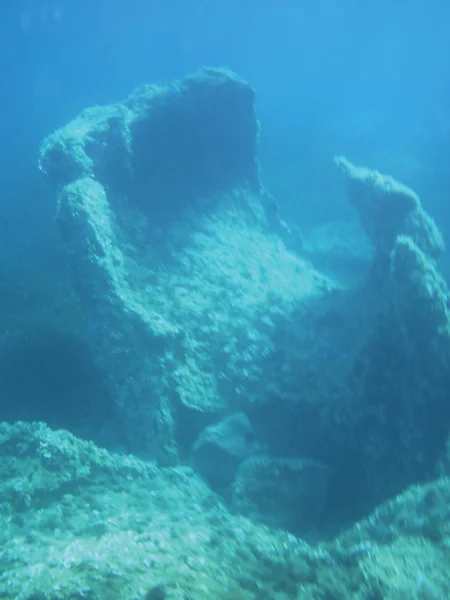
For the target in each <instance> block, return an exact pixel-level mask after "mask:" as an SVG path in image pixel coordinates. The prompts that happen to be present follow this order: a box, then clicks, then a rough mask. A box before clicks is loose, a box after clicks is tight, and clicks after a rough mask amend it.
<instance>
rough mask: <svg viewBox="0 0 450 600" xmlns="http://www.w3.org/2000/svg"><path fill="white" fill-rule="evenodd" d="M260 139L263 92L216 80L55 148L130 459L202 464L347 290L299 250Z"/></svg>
mask: <svg viewBox="0 0 450 600" xmlns="http://www.w3.org/2000/svg"><path fill="white" fill-rule="evenodd" d="M257 142H258V122H257V120H256V117H255V113H254V92H253V90H252V88H251V87H250V86H249V85H248V84H247V83H246V82H244V81H242V80H241V79H239V78H238V77H237V76H235V75H234V74H232V73H229V72H227V71H221V70H203V71H201V72H199V73H197V74H195V75H193V76H191V77H188V78H187V79H185V80H182V81H176V82H174V83H172V84H168V85H154V86H145V87H143V88H139V89H138V90H136V91H135V92H134V93H133V94H132V95H131V96H130V97H129V98H128V99H127V100H125V101H124V102H123V103H122V104H118V105H113V106H108V107H104V108H93V109H87V110H85V111H84V112H83V113H82V114H81V115H80V116H79V117H78V118H77V119H75V120H74V121H73V122H72V123H70V124H69V125H68V126H67V127H65V128H63V129H62V130H60V131H57V132H56V133H54V134H52V135H51V136H50V137H49V138H48V139H47V140H45V142H44V144H43V146H42V149H41V158H40V167H41V170H42V171H43V172H44V173H45V174H46V175H47V176H48V178H49V179H50V180H51V181H52V183H53V184H54V185H55V186H56V188H57V191H58V212H57V222H58V224H59V227H60V229H61V231H62V233H63V235H64V239H65V240H66V242H67V245H68V246H69V248H70V249H71V261H72V270H73V273H74V278H75V281H76V286H77V289H78V291H79V294H80V297H81V299H82V301H83V304H84V307H85V312H86V315H87V317H88V320H89V330H88V331H87V332H85V335H86V337H87V339H88V340H89V342H90V344H91V345H92V349H93V354H94V355H95V356H96V357H97V360H98V361H99V363H100V365H101V367H102V368H104V369H105V371H106V372H107V373H108V374H109V378H110V387H111V389H112V390H113V393H114V397H115V405H114V410H115V413H116V415H117V417H116V420H115V421H114V422H113V423H111V424H110V425H109V431H110V435H111V438H112V441H113V443H116V444H118V445H119V447H123V448H125V449H126V450H129V451H132V452H136V453H139V454H145V455H147V456H150V457H153V458H158V459H159V460H161V461H165V462H173V461H177V460H178V457H179V454H180V451H181V454H186V455H187V454H189V452H190V449H191V445H192V443H193V441H194V440H195V438H196V437H197V435H198V433H199V432H200V430H201V429H202V428H203V427H204V426H205V425H207V424H208V423H211V422H214V421H216V420H217V416H218V415H219V414H223V411H228V407H230V406H232V405H233V404H234V405H237V406H239V408H240V409H245V406H246V405H248V404H250V403H252V402H256V401H258V400H260V399H261V398H262V397H264V396H265V395H266V389H267V385H266V380H267V376H266V375H265V374H264V371H265V369H264V366H265V363H267V362H268V357H269V355H270V354H271V353H272V352H273V341H272V336H273V332H274V330H276V323H277V321H279V320H282V321H283V320H285V319H286V317H287V316H288V315H289V314H292V313H293V311H294V310H297V309H298V308H299V307H300V306H303V305H306V303H312V302H314V303H317V301H318V300H319V299H320V298H321V297H324V296H325V297H326V296H328V295H329V294H330V293H331V292H332V291H333V290H334V289H335V288H337V287H338V286H337V285H336V284H334V283H332V282H331V280H330V279H329V278H327V277H325V276H322V275H320V274H319V273H317V272H316V271H314V269H313V268H312V267H311V265H310V264H309V263H308V262H307V261H305V260H302V259H300V258H299V257H298V256H295V255H294V254H292V253H290V252H288V251H287V249H286V247H285V246H284V243H283V239H282V235H284V234H285V233H287V231H288V230H287V228H286V227H285V226H284V224H283V223H282V221H281V220H280V218H279V216H278V212H277V207H276V203H275V202H274V200H273V199H272V198H271V197H270V196H269V195H268V194H267V193H266V192H265V191H264V189H263V188H262V186H261V184H260V181H259V167H258V162H257V158H256V148H257ZM268 373H269V375H268V376H269V379H270V377H273V376H276V372H275V371H274V370H273V369H272V370H271V369H270V368H268ZM208 415H209V416H208Z"/></svg>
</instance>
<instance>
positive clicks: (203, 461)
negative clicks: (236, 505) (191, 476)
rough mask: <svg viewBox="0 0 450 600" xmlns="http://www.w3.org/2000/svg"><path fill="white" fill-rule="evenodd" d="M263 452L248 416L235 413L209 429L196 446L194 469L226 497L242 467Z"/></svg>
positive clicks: (204, 432)
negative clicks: (246, 461) (251, 457)
mask: <svg viewBox="0 0 450 600" xmlns="http://www.w3.org/2000/svg"><path fill="white" fill-rule="evenodd" d="M258 452H261V448H260V446H259V444H258V442H257V440H256V437H255V433H254V431H253V428H252V424H251V423H250V421H249V419H248V417H247V415H246V414H245V413H242V412H241V413H234V414H232V415H230V416H229V417H226V418H225V419H223V420H222V421H219V423H216V424H214V425H209V426H208V427H206V428H205V429H204V430H203V431H202V432H201V433H200V435H199V436H198V438H197V439H196V440H195V442H194V444H193V446H192V454H191V465H192V466H193V467H194V468H195V470H196V471H197V473H200V474H201V475H202V476H203V477H204V478H205V479H206V480H207V481H208V483H209V485H210V486H211V487H212V489H213V490H215V491H216V492H218V493H219V494H220V493H221V494H223V495H226V494H227V493H228V490H229V488H230V486H231V484H232V483H233V481H234V478H235V476H236V471H237V470H238V468H239V465H240V464H241V463H242V461H244V460H245V459H246V458H248V457H249V456H251V455H253V454H256V453H258Z"/></svg>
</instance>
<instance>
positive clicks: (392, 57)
mask: <svg viewBox="0 0 450 600" xmlns="http://www.w3.org/2000/svg"><path fill="white" fill-rule="evenodd" d="M449 27H450V4H448V3H446V2H443V1H441V2H440V1H437V0H434V1H432V2H424V1H422V0H410V1H406V0H391V1H389V2H388V1H384V2H361V1H360V0H343V1H341V2H337V1H334V0H315V1H311V0H310V1H303V2H298V1H294V0H284V1H282V2H279V1H275V0H233V1H227V2H224V1H222V2H219V1H218V0H170V1H166V2H164V1H163V0H154V1H149V0H128V1H125V0H107V1H104V0H79V1H77V2H73V1H72V0H58V1H53V0H52V1H49V0H27V1H24V0H9V1H6V0H5V1H4V2H2V4H1V7H0V44H1V51H0V64H1V73H2V79H1V86H2V93H1V95H0V110H1V114H2V118H1V119H0V135H1V139H2V142H3V143H2V144H1V148H0V198H1V204H2V209H1V211H2V214H1V217H2V218H1V223H0V228H1V236H0V249H1V250H2V254H3V260H5V259H6V260H7V259H8V257H9V256H10V257H11V258H12V260H17V257H18V255H19V254H21V253H22V254H23V252H25V253H27V252H29V250H30V247H32V248H33V255H34V256H36V252H37V251H39V250H40V251H41V252H40V254H41V255H42V261H44V255H45V254H46V253H47V254H48V253H49V252H50V254H51V251H50V250H48V249H47V247H49V248H50V247H51V243H49V242H48V240H49V239H51V236H52V235H53V233H52V231H53V228H52V224H51V216H52V213H53V209H54V206H53V199H52V196H51V195H50V194H47V190H46V187H45V184H44V182H43V181H42V179H41V177H40V174H39V173H38V172H37V167H36V164H37V152H38V147H39V144H40V142H41V141H42V139H43V138H44V137H45V136H46V135H47V134H48V133H49V132H51V131H52V130H54V129H55V128H57V127H59V126H62V125H64V124H65V123H66V122H67V121H68V120H69V119H71V118H72V117H73V116H75V115H76V114H77V113H78V112H79V111H80V110H81V109H82V108H84V107H86V106H89V105H92V104H102V103H108V102H112V101H116V100H117V101H118V100H120V99H122V98H123V97H124V96H126V95H127V94H128V93H129V92H130V91H131V89H132V88H133V87H134V86H136V85H138V84H141V83H145V82H153V81H155V80H161V79H162V80H168V79H171V78H174V77H181V76H183V75H185V74H187V73H189V72H191V71H193V70H196V69H198V68H199V67H201V66H204V65H208V66H228V67H230V68H232V69H233V70H235V71H237V72H238V73H239V74H240V75H242V76H243V77H244V78H247V79H248V80H249V81H250V82H251V83H252V84H253V85H254V87H255V88H256V91H257V102H258V105H257V113H258V116H259V118H260V120H261V123H262V140H261V159H262V163H263V168H264V177H263V179H264V181H265V183H266V185H267V187H269V189H270V190H271V191H272V192H273V193H274V194H275V195H276V196H277V198H278V200H279V202H280V203H281V205H282V209H283V214H284V215H285V216H287V217H289V218H293V219H295V220H297V221H298V223H299V225H300V226H301V227H304V228H305V227H306V228H307V227H310V226H313V225H315V224H316V223H318V222H322V221H324V220H328V219H333V218H342V217H343V216H345V215H347V214H348V212H347V211H348V210H349V209H348V208H347V203H346V201H345V200H344V198H343V197H341V196H340V195H339V194H340V193H341V192H340V189H341V187H340V186H339V185H335V183H336V182H335V179H334V177H335V176H334V174H333V168H332V161H331V159H332V156H333V155H334V154H336V153H344V154H346V155H347V156H348V157H349V158H350V159H351V160H352V161H354V162H356V163H363V164H366V165H367V166H371V167H375V168H379V169H380V170H385V171H388V172H391V173H392V174H393V175H395V176H396V177H398V178H399V179H401V180H403V181H404V182H405V183H407V184H410V185H412V186H413V187H414V188H415V189H416V190H417V191H418V192H419V193H420V194H421V195H422V197H423V201H424V204H425V205H426V208H427V209H428V210H429V211H430V212H431V213H432V214H433V215H434V216H435V218H436V220H437V221H438V223H439V225H440V226H441V227H442V228H443V229H444V232H445V229H446V228H447V229H449V228H450V223H449V225H447V223H446V221H450V219H449V218H448V214H447V213H448V209H447V205H448V202H447V201H446V199H447V197H448V190H449V182H450V175H449V172H448V164H449V158H450V150H449V148H450V67H449V63H448V56H450V35H448V31H449ZM447 233H448V232H447Z"/></svg>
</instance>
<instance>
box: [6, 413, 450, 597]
mask: <svg viewBox="0 0 450 600" xmlns="http://www.w3.org/2000/svg"><path fill="white" fill-rule="evenodd" d="M0 458H1V460H0V475H1V476H0V494H1V498H2V503H1V510H0V539H1V545H2V551H1V554H0V567H1V568H0V595H1V596H2V598H5V599H11V600H31V599H32V598H33V599H34V598H40V599H42V600H46V599H48V600H50V599H52V600H56V599H58V600H69V599H73V598H89V599H94V598H97V599H108V600H129V599H130V598H133V599H135V600H150V599H152V600H155V599H167V600H170V599H176V600H182V599H185V598H196V599H198V600H201V599H205V600H206V599H208V600H211V599H217V600H219V599H224V598H227V599H233V600H253V599H254V598H255V597H257V598H264V599H267V600H272V599H274V598H302V599H306V600H309V599H311V600H317V599H318V598H342V599H346V598H356V599H359V600H363V599H366V598H384V599H386V600H395V599H397V598H417V599H419V598H446V597H448V596H449V594H450V582H449V579H448V547H449V544H450V525H449V523H450V520H449V506H450V482H449V480H448V479H446V478H442V479H439V480H437V481H435V482H433V483H430V484H428V485H424V486H421V487H412V488H410V489H408V490H406V491H405V492H404V493H403V494H402V495H400V496H398V497H396V498H394V499H392V500H391V501H389V502H387V503H385V504H383V505H381V506H380V507H378V508H377V510H376V511H375V512H374V513H373V514H371V515H370V516H368V518H367V519H365V520H363V521H361V522H360V523H358V524H357V525H355V526H354V527H352V528H350V529H348V530H346V531H344V532H343V533H341V535H340V536H338V537H337V538H336V539H335V540H333V541H331V542H327V543H322V544H315V545H310V544H307V543H306V542H305V541H302V540H301V539H299V538H296V537H295V536H293V535H291V534H289V533H286V532H284V531H282V530H276V529H271V528H268V527H266V526H264V525H261V524H258V523H254V522H252V521H251V520H249V519H247V518H244V517H242V516H237V515H235V516H233V515H231V514H230V513H229V512H228V511H227V510H226V508H225V507H224V506H223V504H222V503H221V502H220V499H219V498H218V496H217V495H215V494H213V493H212V492H211V491H210V490H209V489H208V487H207V486H206V485H205V483H204V482H203V481H202V480H201V479H200V478H199V477H198V476H196V475H195V473H194V472H193V471H192V470H191V469H190V468H187V467H165V468H158V467H157V466H156V465H154V464H152V463H150V462H148V461H142V460H138V459H137V458H135V457H131V456H125V455H118V454H111V453H108V452H107V451H106V450H104V449H100V448H98V447H96V446H95V445H94V444H93V443H91V442H82V441H80V440H79V439H77V438H75V437H74V436H72V435H71V434H69V433H68V432H65V431H54V430H50V429H49V428H48V427H46V426H45V425H43V424H25V423H17V424H15V425H11V426H10V425H5V424H2V425H0Z"/></svg>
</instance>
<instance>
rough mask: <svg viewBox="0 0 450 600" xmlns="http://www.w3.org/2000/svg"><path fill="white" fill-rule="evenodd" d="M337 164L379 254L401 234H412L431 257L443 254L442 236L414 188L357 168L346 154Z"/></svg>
mask: <svg viewBox="0 0 450 600" xmlns="http://www.w3.org/2000/svg"><path fill="white" fill-rule="evenodd" d="M335 163H336V166H337V167H338V169H339V170H340V171H341V172H342V173H343V175H344V177H345V181H346V185H347V189H348V195H349V198H350V201H351V203H352V204H353V206H354V207H355V209H356V211H357V213H358V216H359V219H360V222H361V225H362V227H363V229H364V231H365V232H366V234H367V235H368V236H369V239H370V240H371V242H372V244H373V246H374V249H375V251H376V252H377V253H378V254H379V255H386V254H388V253H389V252H390V251H391V250H392V247H393V244H394V241H395V238H396V237H397V236H398V235H400V234H404V235H407V236H409V237H411V239H412V240H413V241H414V242H415V243H416V244H417V246H418V247H419V248H421V250H422V251H423V252H425V254H427V255H428V256H429V257H430V258H434V259H436V258H438V257H439V256H440V255H441V254H442V252H443V250H444V242H443V239H442V235H441V233H440V231H439V230H438V228H437V227H436V225H435V223H434V221H433V219H431V217H430V216H429V215H428V214H427V213H426V212H425V211H424V210H423V208H422V205H421V203H420V200H419V197H418V196H417V194H416V193H415V192H414V191H413V190H411V189H410V188H408V187H407V186H405V185H403V184H402V183H399V182H398V181H396V180H395V179H394V178H393V177H391V176H389V175H382V174H381V173H379V172H378V171H375V170H373V169H367V168H366V167H357V166H355V165H353V164H352V163H351V162H350V161H348V160H347V159H346V158H345V157H343V156H337V157H336V158H335Z"/></svg>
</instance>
